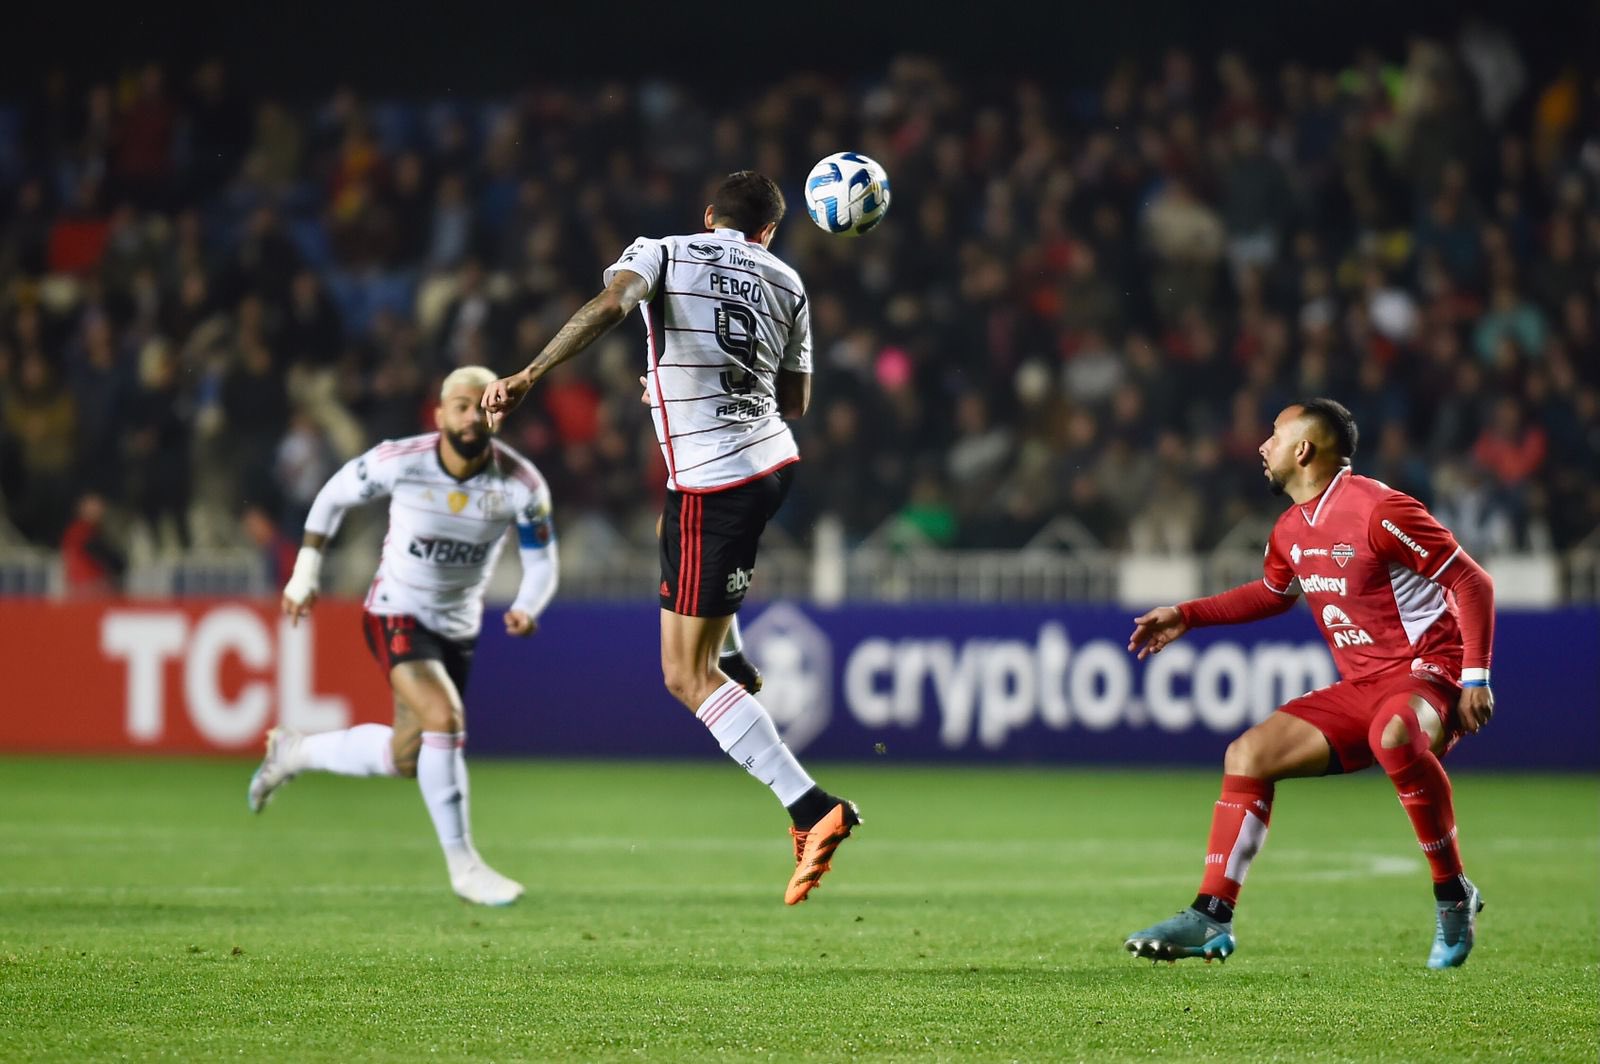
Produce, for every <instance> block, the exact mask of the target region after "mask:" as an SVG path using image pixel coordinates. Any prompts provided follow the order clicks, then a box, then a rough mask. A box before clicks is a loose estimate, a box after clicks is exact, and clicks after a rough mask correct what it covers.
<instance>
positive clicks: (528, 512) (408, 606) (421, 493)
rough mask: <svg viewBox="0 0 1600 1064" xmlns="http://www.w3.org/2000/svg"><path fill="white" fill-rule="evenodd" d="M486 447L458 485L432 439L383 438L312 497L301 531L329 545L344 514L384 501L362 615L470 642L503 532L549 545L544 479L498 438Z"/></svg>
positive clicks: (525, 541) (527, 541) (435, 438)
mask: <svg viewBox="0 0 1600 1064" xmlns="http://www.w3.org/2000/svg"><path fill="white" fill-rule="evenodd" d="M491 446H492V447H493V448H494V457H493V458H492V459H491V460H490V461H489V463H488V464H487V465H485V466H484V467H483V469H481V470H480V471H479V472H478V473H476V474H475V475H473V476H471V477H468V478H467V479H466V480H457V479H456V478H455V477H453V476H451V475H450V474H449V473H448V472H446V471H445V468H444V465H443V463H442V462H441V461H440V458H439V434H438V433H437V432H429V433H424V434H423V435H421V436H411V437H408V438H406V439H402V440H389V441H386V442H384V443H380V444H378V445H377V446H376V447H374V448H372V449H371V450H369V451H367V452H366V453H365V454H362V455H358V456H357V457H355V458H352V459H351V460H350V461H349V462H346V463H345V465H344V466H343V468H341V469H340V470H339V471H338V472H337V473H335V474H334V475H333V477H332V479H330V480H329V481H328V483H327V484H326V485H324V486H323V489H322V490H321V491H320V492H318V494H317V498H316V501H315V502H314V503H313V504H312V506H311V513H310V514H309V515H308V516H307V517H306V531H308V532H315V533H320V534H321V535H323V536H327V537H330V538H331V537H332V536H333V534H334V533H335V532H337V531H338V529H339V524H340V522H341V521H342V520H343V518H344V511H345V510H347V509H349V508H351V507H353V506H359V505H361V504H362V503H366V502H370V501H372V500H374V499H378V498H382V497H384V496H387V497H388V499H389V534H388V535H387V536H385V537H384V540H383V557H382V559H381V560H380V561H379V563H378V573H377V575H376V576H375V577H374V578H373V580H372V586H371V587H370V588H369V589H368V591H367V599H366V609H367V612H369V613H375V614H379V615H381V616H397V615H410V616H413V617H415V618H417V620H418V621H420V622H421V623H422V624H423V625H425V626H427V627H428V628H431V629H433V630H434V631H436V632H438V633H439V634H440V635H443V636H447V637H449V638H451V639H471V638H473V637H474V636H476V635H477V634H478V629H479V627H480V625H481V623H482V620H483V593H484V589H485V587H487V586H488V583H489V578H490V576H491V575H493V573H494V567H495V563H496V561H498V560H499V557H500V551H501V549H502V548H503V547H504V546H505V542H506V539H507V536H506V531H507V529H509V528H510V527H511V525H512V524H513V523H515V524H516V525H517V527H518V532H519V535H520V537H521V540H522V543H523V546H524V547H543V546H547V545H548V544H549V543H550V542H551V539H552V536H553V532H552V528H551V519H550V490H549V488H548V487H546V486H545V482H544V478H543V477H542V476H540V475H539V470H538V469H537V468H535V466H534V464H533V463H532V462H530V461H528V460H527V459H526V458H524V457H522V456H521V455H520V454H517V453H516V452H515V451H513V450H512V449H511V448H509V447H507V446H506V445H505V444H503V443H501V442H500V441H499V440H495V441H493V442H492V443H491Z"/></svg>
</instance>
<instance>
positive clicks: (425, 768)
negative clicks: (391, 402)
mask: <svg viewBox="0 0 1600 1064" xmlns="http://www.w3.org/2000/svg"><path fill="white" fill-rule="evenodd" d="M494 379H495V378H494V374H493V373H492V372H490V371H489V370H487V369H485V368H484V367H482V366H463V367H462V368H460V369H457V370H455V371H454V372H453V373H451V374H450V375H449V376H448V377H446V378H445V380H444V385H443V387H442V388H441V389H440V395H439V399H440V405H439V410H438V412H437V414H436V415H435V423H436V424H437V425H438V431H437V432H429V433H424V434H423V435H420V436H412V437H409V438H407V439H402V440H389V441H385V442H384V443H380V444H379V445H378V446H376V447H374V448H372V449H371V450H369V451H367V452H366V453H365V454H363V455H360V456H359V457H357V458H353V459H351V460H350V461H349V462H347V463H346V464H345V465H344V467H343V468H342V469H340V470H339V472H337V473H336V474H334V476H333V478H332V479H331V480H329V481H328V483H327V484H326V485H324V486H323V488H322V490H321V491H320V492H318V493H317V498H316V501H315V502H314V503H312V506H311V513H310V515H309V516H308V517H307V518H306V529H305V541H304V546H302V547H301V548H300V554H299V557H298V559H297V560H296V562H295V567H294V574H293V575H292V576H291V577H290V578H289V582H288V585H287V586H286V587H285V588H284V589H283V612H284V613H285V614H287V615H288V616H289V617H291V618H292V619H293V620H294V621H295V622H298V621H299V619H300V618H301V617H304V616H306V614H308V613H309V612H310V611H311V608H312V605H313V604H314V603H315V602H316V599H317V587H318V581H319V576H320V573H321V568H322V548H323V547H324V545H325V544H326V543H327V542H328V540H330V539H332V538H333V536H334V534H335V533H336V532H337V531H338V530H339V524H340V521H341V520H342V519H343V517H344V513H345V511H346V510H348V509H350V508H351V507H354V506H360V505H362V504H364V503H368V502H371V501H373V500H375V499H380V498H387V499H388V500H389V534H388V536H387V537H386V538H385V539H384V543H383V557H382V560H381V561H380V562H379V565H378V572H377V575H376V576H374V577H373V580H372V586H371V587H370V588H369V590H368V591H367V598H366V616H365V619H364V631H365V634H366V639H367V646H368V647H369V648H370V649H371V651H372V655H373V657H374V658H376V659H377V661H378V663H379V665H380V666H381V667H382V668H383V670H384V672H385V674H386V676H387V677H388V680H389V686H390V688H391V689H392V690H393V692H394V725H393V727H390V726H388V725H383V724H359V725H357V726H355V727H353V728H345V729H343V730H340V731H334V732H324V733H321V734H316V735H302V734H300V733H297V732H293V731H289V730H288V729H284V728H277V729H274V730H273V731H272V732H271V733H269V735H268V736H267V756H266V759H265V760H263V761H262V762H261V767H260V768H258V769H257V770H256V773H255V775H254V776H253V777H251V780H250V790H249V801H250V808H251V810H252V811H254V812H258V813H259V812H260V811H261V810H262V808H264V807H265V805H266V802H267V799H268V798H269V797H271V795H272V793H273V792H274V791H275V790H277V788H279V787H280V786H282V785H283V784H284V783H287V782H288V781H289V780H291V779H293V778H294V776H295V774H296V773H299V772H306V771H322V772H333V773H337V774H339V775H344V776H414V777H415V778H416V780H417V784H418V786H419V787H420V788H421V790H422V798H423V801H424V802H425V803H426V804H427V807H428V813H429V815H430V816H431V817H432V818H433V825H434V828H435V830H436V831H437V832H438V835H439V844H440V846H442V847H443V849H444V856H445V862H446V865H447V867H448V870H449V874H450V885H451V887H452V888H453V889H454V890H455V892H456V893H457V894H458V895H460V896H461V897H462V898H464V899H466V900H467V901H470V902H476V903H478V904H480V905H509V904H510V903H511V902H514V901H516V900H517V898H519V897H520V896H521V895H522V885H521V884H519V883H517V882H515V881H513V880H511V879H508V878H507V877H505V876H503V875H501V874H500V873H498V872H496V871H495V870H494V869H492V868H490V867H489V866H488V865H487V864H486V863H485V862H484V860H483V858H481V857H480V856H478V852H477V850H476V849H475V848H474V846H473V844H472V832H471V827H470V823H469V820H468V813H467V793H468V792H467V766H466V762H465V760H464V759H463V756H462V748H463V746H464V745H465V742H466V728H465V718H464V711H463V706H462V695H463V693H464V692H465V690H466V686H467V678H468V674H469V673H470V671H471V668H472V653H473V647H474V644H475V643H476V642H477V638H478V630H479V627H480V625H481V623H482V619H483V594H484V588H485V587H486V586H487V584H488V582H489V577H490V575H491V574H492V573H493V572H494V566H495V562H496V560H497V559H498V558H499V556H500V550H501V548H502V547H503V546H504V545H505V541H506V538H507V536H506V533H507V530H508V529H509V528H510V527H511V526H512V525H513V524H514V525H515V526H516V529H517V540H518V545H519V551H520V554H521V558H522V584H521V586H520V588H519V589H518V591H517V597H516V600H515V601H514V602H512V604H511V608H510V609H509V610H507V611H506V614H505V617H504V622H505V626H506V631H507V632H508V633H509V634H511V635H514V636H527V635H531V634H533V632H534V631H535V630H537V628H538V617H539V614H540V612H541V611H543V609H544V608H545V606H546V605H547V604H548V603H549V602H550V599H551V596H553V595H554V594H555V588H556V570H557V559H556V543H555V534H554V530H553V528H552V525H551V520H550V490H549V488H547V487H546V486H545V482H544V478H543V477H541V476H540V475H539V471H538V470H537V469H536V468H534V465H533V463H532V462H530V461H528V460H527V459H526V458H524V457H522V456H521V455H519V454H517V453H516V452H515V451H513V450H511V448H509V447H507V446H506V445H505V444H503V443H501V442H500V441H499V440H496V439H495V438H494V436H493V431H492V429H491V428H490V426H489V422H488V419H487V417H486V416H485V414H484V411H483V409H482V407H481V405H480V404H481V401H482V398H483V393H484V389H485V388H487V387H488V386H489V385H490V384H491V383H492V382H493V381H494Z"/></svg>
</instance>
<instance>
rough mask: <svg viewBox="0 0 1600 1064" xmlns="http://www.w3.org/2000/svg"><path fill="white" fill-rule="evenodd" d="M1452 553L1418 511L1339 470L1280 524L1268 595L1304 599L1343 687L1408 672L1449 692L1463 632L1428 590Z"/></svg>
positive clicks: (1444, 536)
mask: <svg viewBox="0 0 1600 1064" xmlns="http://www.w3.org/2000/svg"><path fill="white" fill-rule="evenodd" d="M1460 553H1461V547H1460V545H1459V544H1457V543H1456V538H1455V536H1453V535H1451V534H1450V530H1449V529H1447V528H1445V527H1444V526H1443V525H1441V524H1440V523H1439V522H1438V521H1436V520H1434V518H1433V515H1432V514H1430V513H1428V511H1427V508H1426V507H1424V506H1423V505H1422V504H1421V503H1420V502H1418V501H1417V500H1415V499H1413V498H1412V497H1411V496H1409V495H1407V494H1405V493H1404V492H1399V491H1395V490H1394V489H1393V488H1391V487H1389V486H1388V485H1386V484H1384V483H1382V482H1381V481H1377V480H1373V479H1371V478H1370V477H1361V476H1356V475H1355V474H1354V473H1352V472H1351V471H1350V470H1349V468H1348V467H1347V468H1345V469H1344V470H1342V471H1340V473H1339V474H1338V475H1337V476H1335V477H1334V478H1333V481H1332V483H1330V484H1329V485H1328V487H1327V488H1326V489H1325V490H1324V491H1323V493H1322V494H1321V495H1319V496H1318V497H1317V498H1315V499H1312V500H1309V501H1308V502H1306V503H1304V504H1302V505H1298V506H1291V507H1290V508H1289V509H1288V510H1285V511H1284V513H1283V516H1282V517H1280V518H1278V523H1277V524H1276V525H1275V526H1273V529H1272V537H1271V538H1270V539H1269V540H1268V541H1267V559H1266V564H1265V571H1266V585H1267V587H1268V588H1270V589H1271V590H1273V591H1274V592H1276V593H1278V594H1280V595H1294V594H1303V595H1305V597H1306V602H1307V603H1308V604H1309V605H1310V606H1311V613H1312V616H1313V617H1315V618H1316V620H1317V625H1318V627H1320V628H1321V629H1322V637H1323V638H1324V639H1326V640H1327V641H1328V648H1329V649H1330V650H1332V651H1333V660H1334V662H1335V663H1336V664H1337V665H1338V667H1339V674H1340V675H1341V676H1343V677H1344V678H1345V679H1347V680H1356V679H1366V678H1369V677H1374V676H1380V675H1383V674H1388V673H1394V672H1396V671H1409V672H1413V673H1419V674H1426V675H1430V676H1436V677H1438V678H1440V679H1441V680H1444V681H1446V682H1449V683H1456V682H1458V681H1459V680H1460V678H1461V628H1460V626H1459V625H1458V624H1457V622H1456V611H1455V602H1454V599H1453V598H1452V596H1451V595H1450V594H1449V593H1448V592H1446V590H1445V589H1444V588H1443V587H1441V586H1440V585H1439V584H1438V583H1436V582H1435V581H1436V580H1437V579H1438V578H1439V577H1440V576H1441V575H1442V574H1443V573H1444V571H1445V570H1446V569H1448V568H1450V566H1451V564H1452V563H1454V562H1455V560H1456V558H1457V557H1458V556H1459V555H1460Z"/></svg>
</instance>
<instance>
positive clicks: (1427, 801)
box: [1370, 705, 1461, 883]
mask: <svg viewBox="0 0 1600 1064" xmlns="http://www.w3.org/2000/svg"><path fill="white" fill-rule="evenodd" d="M1397 716H1398V717H1399V718H1400V719H1401V720H1402V721H1403V722H1404V723H1405V726H1406V730H1407V731H1408V732H1410V733H1411V741H1410V742H1408V743H1406V744H1405V745H1404V746H1396V747H1393V748H1387V749H1386V748H1385V747H1384V745H1383V730H1384V728H1385V727H1386V726H1387V725H1388V722H1389V721H1390V720H1391V719H1393V718H1394V717H1397ZM1370 740H1371V745H1372V753H1373V756H1374V757H1376V758H1377V759H1378V764H1380V765H1382V766H1383V771H1385V772H1387V773H1388V774H1389V779H1390V781H1392V782H1393V783H1394V789H1395V791H1396V792H1397V793H1398V794H1399V795H1400V804H1401V805H1402V806H1404V807H1405V810H1406V815H1407V816H1409V817H1410V818H1411V828H1412V830H1413V831H1415V832H1416V833H1417V842H1418V843H1419V844H1420V845H1421V846H1422V852H1423V854H1425V855H1426V856H1427V858H1428V867H1429V868H1430V869H1431V870H1432V871H1433V881H1434V882H1435V883H1444V882H1446V881H1448V880H1450V879H1452V878H1454V877H1455V876H1459V875H1460V874H1461V847H1460V846H1458V845H1457V844H1456V810H1455V802H1454V800H1453V798H1452V793H1451V790H1450V777H1449V776H1447V775H1445V772H1444V766H1443V765H1441V764H1440V763H1439V759H1438V758H1437V757H1435V756H1434V753H1433V751H1432V750H1429V749H1428V733H1427V732H1425V731H1423V730H1422V726H1421V725H1420V724H1418V723H1417V715H1416V713H1415V711H1413V710H1412V709H1411V707H1410V706H1409V705H1406V706H1404V707H1402V708H1396V709H1394V710H1393V711H1392V712H1380V713H1379V714H1378V719H1377V720H1376V721H1375V722H1374V723H1373V725H1372V734H1371V736H1370Z"/></svg>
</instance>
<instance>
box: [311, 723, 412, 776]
mask: <svg viewBox="0 0 1600 1064" xmlns="http://www.w3.org/2000/svg"><path fill="white" fill-rule="evenodd" d="M393 741H394V729H393V728H391V727H389V726H388V725H387V724H357V725H356V726H355V727H354V728H344V729H341V730H340V731H331V732H321V733H319V734H317V735H302V736H301V737H300V741H299V743H297V744H296V749H295V760H296V761H297V762H298V763H299V767H298V768H297V769H296V770H295V771H297V772H298V771H305V770H316V771H318V772H336V773H338V774H339V775H341V776H393V775H395V774H396V773H395V770H394V747H393V745H392V744H393Z"/></svg>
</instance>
